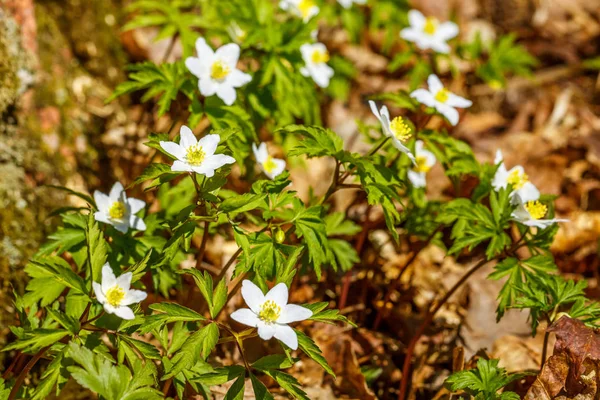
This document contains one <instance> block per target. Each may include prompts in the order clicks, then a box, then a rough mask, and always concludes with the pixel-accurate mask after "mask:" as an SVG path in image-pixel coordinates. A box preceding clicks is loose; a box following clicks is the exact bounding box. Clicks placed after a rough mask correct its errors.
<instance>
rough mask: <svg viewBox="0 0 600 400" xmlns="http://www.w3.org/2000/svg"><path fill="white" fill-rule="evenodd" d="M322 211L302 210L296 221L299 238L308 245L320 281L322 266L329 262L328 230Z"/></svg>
mask: <svg viewBox="0 0 600 400" xmlns="http://www.w3.org/2000/svg"><path fill="white" fill-rule="evenodd" d="M322 210H323V208H322V207H321V206H313V207H310V208H307V209H301V210H300V211H299V213H298V214H297V215H296V220H295V224H296V229H297V232H298V236H299V237H300V238H302V239H304V242H305V243H306V248H307V250H308V256H309V259H310V261H311V262H312V266H313V267H314V269H315V272H316V274H317V278H318V279H321V265H323V264H325V263H326V262H327V261H328V258H327V253H326V250H325V246H326V245H327V230H326V227H325V223H324V222H323V218H322V217H321V212H322Z"/></svg>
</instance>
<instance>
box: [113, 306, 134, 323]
mask: <svg viewBox="0 0 600 400" xmlns="http://www.w3.org/2000/svg"><path fill="white" fill-rule="evenodd" d="M115 315H116V316H117V317H120V318H123V319H126V320H132V319H135V314H134V313H133V310H132V309H131V308H129V307H116V308H115Z"/></svg>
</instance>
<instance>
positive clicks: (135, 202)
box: [127, 197, 146, 214]
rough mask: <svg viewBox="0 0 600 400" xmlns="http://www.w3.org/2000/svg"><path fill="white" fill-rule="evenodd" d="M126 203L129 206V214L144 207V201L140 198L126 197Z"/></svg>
mask: <svg viewBox="0 0 600 400" xmlns="http://www.w3.org/2000/svg"><path fill="white" fill-rule="evenodd" d="M127 205H128V206H129V209H130V210H129V211H130V212H131V214H135V213H137V212H139V211H140V210H142V209H143V208H144V207H146V202H145V201H143V200H140V199H133V198H131V197H130V198H128V199H127Z"/></svg>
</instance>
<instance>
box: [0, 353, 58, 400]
mask: <svg viewBox="0 0 600 400" xmlns="http://www.w3.org/2000/svg"><path fill="white" fill-rule="evenodd" d="M66 349H67V347H65V348H64V349H63V350H62V351H61V352H60V353H58V354H56V355H55V356H54V358H53V359H52V361H51V362H50V364H48V367H47V368H46V370H45V371H44V373H43V374H42V376H41V381H40V383H39V384H38V385H37V387H36V388H35V391H34V392H33V394H32V396H31V400H44V399H47V398H49V397H50V393H51V392H52V389H54V387H55V386H56V385H57V384H58V383H59V380H60V379H61V378H62V379H65V378H64V375H66V371H65V367H64V366H63V365H62V362H63V359H64V353H65V351H66ZM6 398H8V397H2V394H1V392H0V399H6Z"/></svg>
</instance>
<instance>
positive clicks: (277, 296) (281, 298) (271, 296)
mask: <svg viewBox="0 0 600 400" xmlns="http://www.w3.org/2000/svg"><path fill="white" fill-rule="evenodd" d="M288 296H289V294H288V287H287V286H286V285H285V283H283V282H281V283H278V284H277V285H275V286H274V287H273V288H272V289H271V290H269V293H267V294H266V295H265V300H272V301H274V302H275V304H277V305H278V306H279V307H282V308H283V307H284V306H285V305H286V304H287V302H288Z"/></svg>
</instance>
